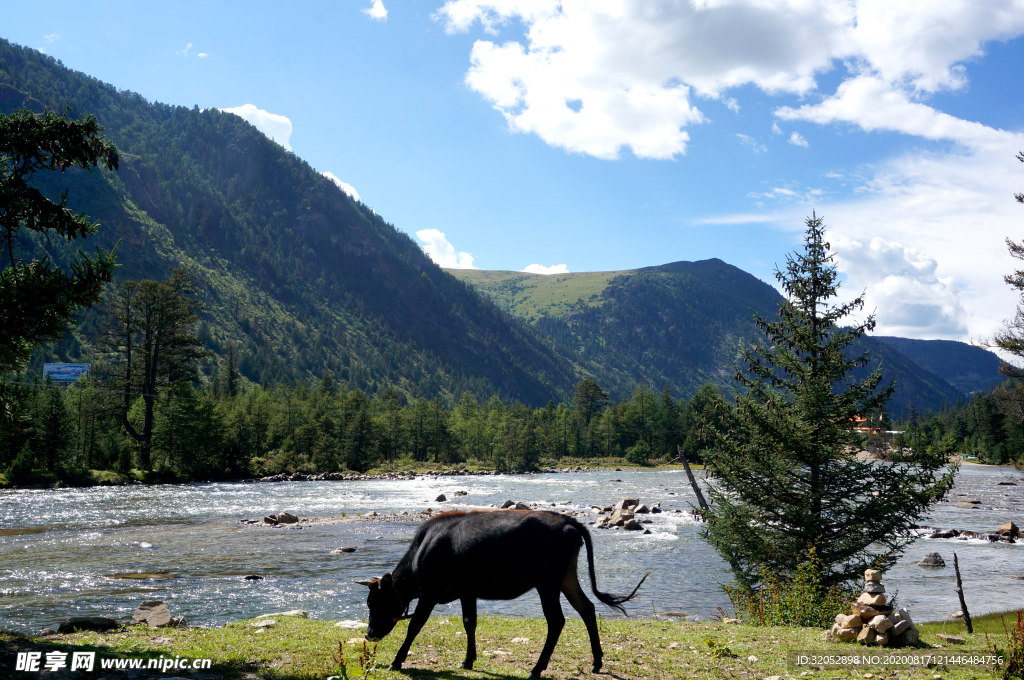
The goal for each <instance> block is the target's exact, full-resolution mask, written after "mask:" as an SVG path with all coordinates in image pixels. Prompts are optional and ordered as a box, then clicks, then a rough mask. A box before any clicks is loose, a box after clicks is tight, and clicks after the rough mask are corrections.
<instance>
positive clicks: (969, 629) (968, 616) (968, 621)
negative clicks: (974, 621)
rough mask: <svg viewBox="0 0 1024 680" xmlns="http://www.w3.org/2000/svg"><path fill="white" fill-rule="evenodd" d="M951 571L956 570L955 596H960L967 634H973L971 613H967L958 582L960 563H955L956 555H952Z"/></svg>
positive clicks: (961, 586) (962, 588) (962, 589)
mask: <svg viewBox="0 0 1024 680" xmlns="http://www.w3.org/2000/svg"><path fill="white" fill-rule="evenodd" d="M953 569H955V570H956V594H957V595H959V596H960V611H961V612H963V615H964V623H965V624H967V632H968V633H973V632H974V626H972V625H971V613H970V612H969V611H967V602H965V601H964V586H963V583H961V582H960V563H959V562H957V559H956V553H953Z"/></svg>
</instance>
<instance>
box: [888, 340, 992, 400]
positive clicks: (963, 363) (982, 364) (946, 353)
mask: <svg viewBox="0 0 1024 680" xmlns="http://www.w3.org/2000/svg"><path fill="white" fill-rule="evenodd" d="M875 339H876V340H878V341H879V342H882V343H884V344H886V345H888V346H890V347H892V348H893V349H895V350H896V351H898V352H899V353H901V354H903V355H904V356H906V357H908V358H909V359H910V360H911V361H913V362H914V363H916V364H917V365H918V366H921V367H923V368H925V369H927V370H929V371H931V372H932V373H935V374H936V375H939V376H941V377H942V378H943V379H944V380H945V381H946V382H948V383H949V384H951V385H952V386H953V387H955V388H957V389H958V390H960V391H961V392H963V393H964V394H970V393H971V392H979V391H982V392H983V391H986V390H989V389H991V388H992V387H994V386H996V385H998V384H999V383H1000V382H1002V381H1003V380H1004V378H1003V377H1002V376H1000V375H999V364H1001V363H1002V362H1001V361H1000V359H999V357H998V356H996V354H995V353H993V352H990V351H988V350H987V349H982V348H981V347H975V346H973V345H968V344H967V343H966V342H957V341H955V340H910V339H908V338H896V337H892V336H884V335H879V336H875Z"/></svg>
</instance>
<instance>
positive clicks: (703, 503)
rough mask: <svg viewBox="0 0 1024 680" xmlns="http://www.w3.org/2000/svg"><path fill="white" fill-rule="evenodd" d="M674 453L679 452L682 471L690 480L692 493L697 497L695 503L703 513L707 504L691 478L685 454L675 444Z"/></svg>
mask: <svg viewBox="0 0 1024 680" xmlns="http://www.w3.org/2000/svg"><path fill="white" fill-rule="evenodd" d="M676 451H678V452H679V457H680V458H681V459H682V460H683V469H684V470H686V476H687V477H689V478H690V486H692V487H693V493H694V494H696V496H697V503H699V504H700V509H701V510H704V511H705V512H706V511H707V509H708V503H707V501H705V500H704V494H703V493H701V491H700V487H699V486H697V480H696V479H694V477H693V471H692V470H690V464H689V463H688V462H686V454H685V453H683V448H682V447H681V446H679V445H678V444H676Z"/></svg>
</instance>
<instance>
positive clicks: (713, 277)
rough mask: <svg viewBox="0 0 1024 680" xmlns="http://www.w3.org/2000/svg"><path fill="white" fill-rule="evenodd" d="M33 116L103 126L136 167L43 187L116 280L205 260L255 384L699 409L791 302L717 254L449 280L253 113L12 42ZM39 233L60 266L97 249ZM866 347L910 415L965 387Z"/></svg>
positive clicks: (204, 279) (48, 181) (88, 349)
mask: <svg viewBox="0 0 1024 680" xmlns="http://www.w3.org/2000/svg"><path fill="white" fill-rule="evenodd" d="M18 107H25V108H28V109H30V110H33V111H42V110H43V108H44V107H46V108H49V109H52V110H55V111H64V110H65V109H67V110H68V115H69V116H71V117H81V116H84V115H86V114H90V113H91V114H95V115H96V116H97V118H98V119H99V121H100V123H101V124H102V125H104V126H105V127H106V131H105V134H106V135H107V136H108V137H109V138H110V139H111V140H113V141H114V142H115V143H116V144H117V146H118V148H119V150H120V152H121V169H120V171H118V172H113V173H112V172H106V171H96V172H94V173H88V172H85V171H81V170H75V169H72V170H68V171H67V172H65V173H59V172H41V173H39V174H38V175H37V181H36V185H37V186H38V187H39V188H40V190H42V191H43V192H44V193H46V194H47V195H50V196H56V195H57V194H58V193H60V192H62V191H64V190H67V191H68V200H69V203H70V205H71V206H73V207H74V208H75V209H76V210H82V211H85V212H86V213H88V214H89V215H90V216H91V217H92V218H93V219H96V220H99V221H100V222H101V223H102V226H101V228H100V230H99V233H98V236H97V238H95V239H93V240H91V241H94V242H95V243H96V244H98V245H100V246H103V247H105V248H111V247H113V246H114V244H115V243H119V245H118V261H119V262H120V264H121V265H122V267H121V269H120V270H119V271H118V274H117V279H118V280H120V281H123V280H128V279H140V278H164V277H165V276H166V275H167V271H168V269H169V268H172V267H179V266H184V267H187V268H188V269H189V271H191V272H192V273H193V274H194V275H195V276H196V277H197V279H198V281H199V282H200V284H201V287H202V295H203V298H204V301H205V302H206V303H207V304H208V305H209V310H208V311H207V312H205V313H204V315H203V317H202V323H201V326H200V331H199V334H200V336H202V337H205V338H206V340H207V345H208V346H209V347H211V348H212V349H213V350H214V351H215V352H216V353H218V354H221V355H223V354H224V351H225V348H226V346H227V344H228V343H235V344H236V345H237V346H238V348H239V363H238V368H239V370H240V371H241V373H242V374H243V375H244V376H245V377H246V378H248V379H249V380H252V381H254V382H292V381H296V380H305V379H308V378H318V377H320V375H322V374H323V373H324V372H325V371H328V370H330V371H332V372H333V373H334V374H335V376H336V379H338V380H339V381H340V382H341V383H342V385H343V386H344V387H347V388H350V389H351V388H360V389H362V390H364V391H366V392H368V393H371V394H374V393H377V392H379V391H380V390H381V389H383V388H384V387H386V386H395V387H396V388H397V389H398V390H399V391H400V392H401V393H402V394H404V395H405V396H406V397H408V398H418V397H427V398H434V397H436V396H440V397H442V398H445V399H457V398H458V397H459V396H461V394H463V393H464V392H467V391H468V392H472V393H474V394H475V395H476V396H477V397H478V398H481V399H486V398H487V397H489V396H491V395H493V394H497V395H499V396H501V397H502V398H504V399H506V400H511V399H519V400H521V401H523V402H525V403H527V404H530V405H534V406H538V405H542V404H544V403H546V402H548V401H549V400H567V399H568V398H569V397H570V396H571V394H572V388H573V385H574V384H575V383H576V382H577V381H578V380H580V379H581V378H593V379H595V380H597V381H598V382H599V383H601V384H602V385H603V386H605V387H606V388H607V389H608V391H609V392H610V393H611V394H612V395H613V396H614V397H615V398H621V397H624V396H626V395H628V394H630V393H631V392H632V391H633V390H634V389H635V388H636V386H637V385H638V384H649V385H652V386H654V387H655V388H659V387H661V386H663V385H668V386H669V387H671V388H672V390H673V392H674V394H675V395H676V396H686V397H689V396H690V395H692V394H694V393H695V392H696V391H697V390H698V389H699V388H700V386H701V385H703V384H705V383H706V382H713V383H715V384H717V385H719V386H720V387H722V388H723V389H726V390H730V389H732V388H733V385H734V381H733V379H732V375H733V372H732V369H731V364H732V362H733V361H735V360H736V359H737V356H738V352H739V349H740V348H741V347H742V346H743V345H744V344H747V343H749V342H751V341H752V340H754V339H755V338H756V337H757V335H756V329H755V328H754V326H753V324H752V322H751V314H752V311H757V312H759V313H761V314H765V315H771V314H773V313H774V311H775V309H776V308H777V304H778V293H777V291H776V290H775V289H774V288H772V287H771V286H769V285H768V284H766V283H764V282H762V281H760V280H758V279H757V278H755V277H753V276H751V275H750V274H747V273H746V272H743V271H742V270H740V269H738V268H736V267H734V266H731V265H729V264H726V263H725V262H723V261H721V260H717V259H713V260H704V261H701V262H675V263H672V264H666V265H662V266H658V267H647V268H644V269H637V270H628V271H610V272H589V273H579V274H567V275H559V276H539V275H531V274H523V273H521V272H481V271H465V270H458V271H448V272H446V271H444V270H442V269H441V268H439V267H438V266H437V265H435V264H434V263H432V262H431V261H430V259H429V258H428V257H426V256H425V255H424V253H423V252H422V251H421V249H420V248H419V247H418V246H417V244H416V243H414V242H413V240H412V239H411V238H409V236H408V235H406V234H405V233H403V232H401V231H399V230H397V229H396V228H395V227H394V226H393V225H391V224H388V223H387V222H385V221H384V220H383V219H382V218H381V217H380V216H378V215H377V214H375V213H374V212H373V211H372V210H370V209H369V208H368V207H366V206H364V205H363V204H362V203H360V202H358V201H354V200H352V198H350V197H349V196H348V195H347V194H345V193H344V192H343V191H342V190H341V189H339V188H338V187H337V186H336V185H335V184H334V183H333V182H331V181H330V180H329V179H327V178H325V177H324V176H322V175H321V174H320V173H319V172H317V171H316V170H315V169H314V168H312V167H310V166H309V164H308V163H306V162H304V161H303V160H301V159H300V158H298V157H297V156H295V155H294V154H293V153H291V152H289V151H287V150H285V149H284V148H282V147H281V146H280V145H278V144H276V143H274V142H273V141H271V140H269V139H267V138H266V137H265V136H264V135H263V134H261V133H260V132H259V131H258V130H256V129H255V128H254V127H253V126H251V125H250V124H249V123H247V122H245V121H244V120H242V119H241V118H239V117H237V116H234V115H232V114H225V113H222V112H220V111H217V110H213V109H207V110H203V111H200V110H199V109H198V108H191V109H189V108H185V107H180V106H170V105H166V104H160V103H151V102H148V101H146V100H145V99H144V98H143V97H141V96H140V95H138V94H135V93H132V92H127V91H123V90H118V89H117V88H116V87H114V86H112V85H108V84H106V83H102V82H100V81H98V80H96V79H94V78H91V77H89V76H87V75H85V74H82V73H78V72H75V71H71V70H69V69H67V68H65V67H64V66H63V65H62V64H61V63H60V62H58V61H56V60H54V59H53V58H51V57H48V56H46V55H44V54H41V53H40V52H38V51H36V50H32V49H26V48H22V47H18V46H15V45H12V44H11V43H9V42H6V41H3V40H0V111H3V112H5V113H9V112H11V111H13V110H14V109H15V108H18ZM26 241H27V243H26V245H27V247H28V248H29V249H31V250H34V252H35V254H36V255H39V254H42V253H43V252H49V253H50V254H51V255H52V256H53V257H54V258H55V259H56V260H57V261H58V262H66V261H67V260H68V258H69V257H70V256H71V255H72V254H73V253H74V251H75V250H76V249H77V248H78V247H81V246H82V245H83V244H81V243H73V244H69V243H62V242H60V241H53V242H52V243H51V242H48V241H46V240H44V239H32V238H31V237H29V238H27V239H26ZM85 245H86V247H89V248H91V246H92V243H91V242H90V243H87V244H85ZM98 320H99V315H98V314H97V313H96V311H95V310H93V311H90V312H87V313H85V314H84V315H83V318H82V324H81V326H80V328H79V329H78V330H77V331H76V332H75V333H73V334H71V335H70V336H68V337H67V338H66V339H64V340H62V341H61V342H59V343H57V344H55V345H54V346H51V347H48V348H43V349H41V350H40V351H39V352H37V354H36V356H35V357H34V360H33V361H34V364H33V365H32V371H33V373H34V374H36V375H38V369H39V364H40V363H41V362H42V361H44V360H60V361H94V360H96V354H95V353H94V352H93V349H92V345H91V338H92V337H94V335H95V329H96V326H97V323H98ZM863 342H864V347H865V348H868V349H870V350H871V352H872V357H873V362H874V363H873V364H872V365H873V366H881V367H882V368H883V370H885V371H886V372H887V374H891V375H893V376H894V377H895V378H896V379H897V381H898V382H899V385H900V387H899V390H898V391H897V394H896V398H895V399H894V402H893V410H894V411H895V412H900V411H902V410H904V409H905V408H906V407H907V405H909V404H914V405H915V406H916V407H917V408H918V409H919V410H927V409H929V408H938V407H940V406H941V404H943V403H952V402H954V401H955V400H956V398H957V396H958V395H959V392H958V390H957V389H956V388H955V387H953V386H952V385H950V384H949V383H948V382H947V381H946V380H944V379H943V378H942V377H940V375H947V374H946V373H942V372H941V371H938V373H939V375H937V374H936V372H934V371H931V370H927V367H924V368H922V366H921V365H919V364H918V363H915V362H916V359H915V356H916V355H914V354H907V353H905V352H901V351H898V350H897V348H894V347H893V346H891V345H890V344H885V343H880V342H878V341H877V340H875V339H872V338H865V339H864V341H863ZM204 370H205V372H206V373H207V374H208V375H211V374H212V373H213V372H214V371H215V370H216V363H215V360H212V361H211V362H210V363H209V364H207V365H206V366H204ZM979 375H982V374H981V373H979Z"/></svg>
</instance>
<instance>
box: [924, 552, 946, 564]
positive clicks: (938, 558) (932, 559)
mask: <svg viewBox="0 0 1024 680" xmlns="http://www.w3.org/2000/svg"><path fill="white" fill-rule="evenodd" d="M917 566H919V567H935V568H938V567H944V566H946V561H945V560H944V559H942V555H940V554H939V553H937V552H930V553H928V554H927V555H925V556H924V559H923V560H921V561H920V562H918V563H917Z"/></svg>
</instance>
